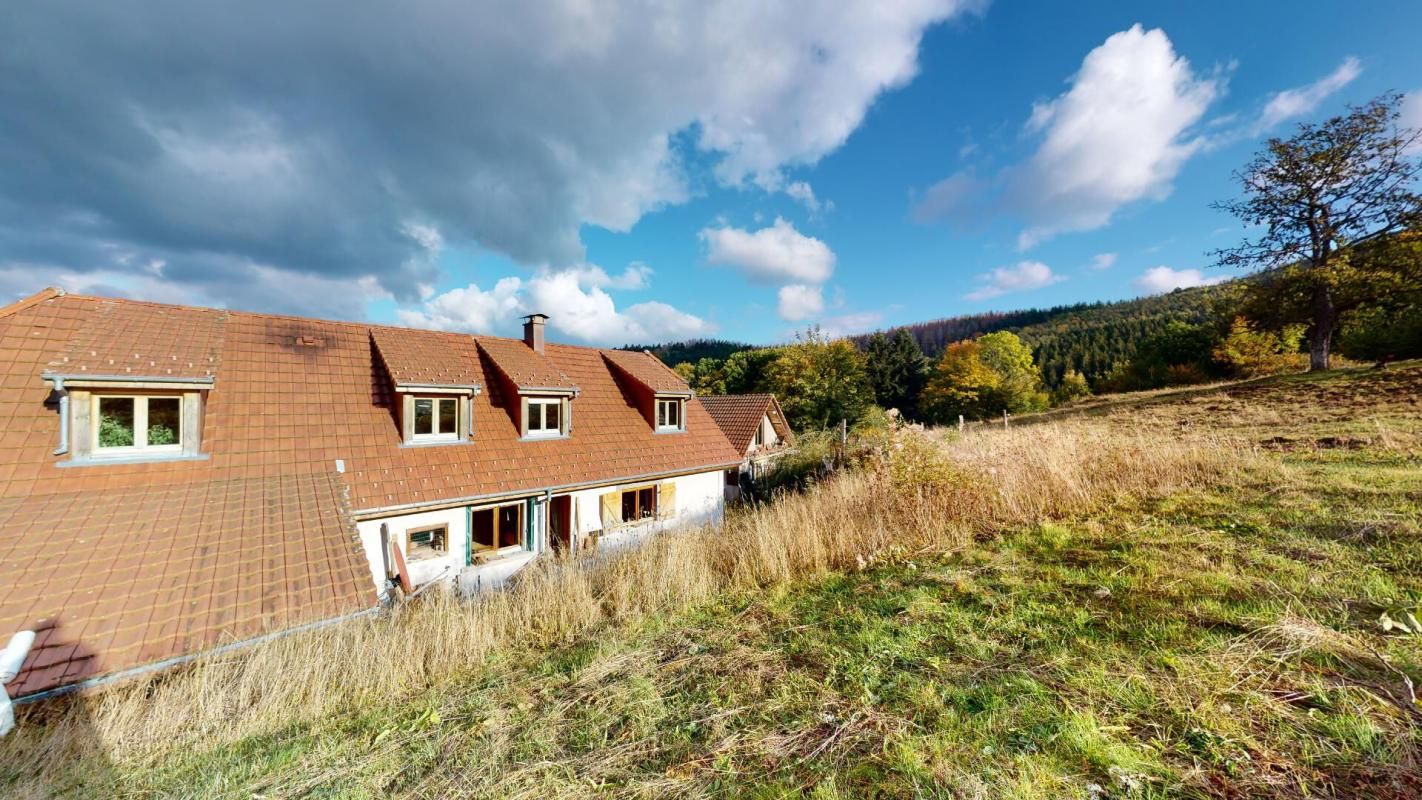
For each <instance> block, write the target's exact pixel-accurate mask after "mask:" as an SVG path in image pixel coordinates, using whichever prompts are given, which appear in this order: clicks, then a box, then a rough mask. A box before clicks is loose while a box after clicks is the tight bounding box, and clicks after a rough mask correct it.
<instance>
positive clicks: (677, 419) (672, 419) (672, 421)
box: [667, 400, 681, 428]
mask: <svg viewBox="0 0 1422 800" xmlns="http://www.w3.org/2000/svg"><path fill="white" fill-rule="evenodd" d="M667 424H668V425H670V426H672V427H673V428H680V427H681V403H678V402H677V401H675V400H673V401H671V402H670V403H667Z"/></svg>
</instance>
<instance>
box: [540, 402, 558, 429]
mask: <svg viewBox="0 0 1422 800" xmlns="http://www.w3.org/2000/svg"><path fill="white" fill-rule="evenodd" d="M560 411H562V404H560V403H548V404H547V405H545V406H543V429H544V430H545V431H557V430H559V429H560V423H559V421H558V417H559V413H558V412H560Z"/></svg>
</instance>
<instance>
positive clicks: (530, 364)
mask: <svg viewBox="0 0 1422 800" xmlns="http://www.w3.org/2000/svg"><path fill="white" fill-rule="evenodd" d="M475 341H476V342H478V344H479V349H480V350H482V351H484V355H485V356H487V357H488V359H489V360H490V361H491V362H493V364H494V367H495V368H496V369H498V371H499V372H500V373H501V374H502V375H503V376H504V378H505V379H506V380H508V382H509V383H510V384H512V385H513V386H514V388H515V389H517V390H518V392H519V393H520V394H538V393H550V394H577V392H578V384H577V381H574V380H573V379H572V378H570V377H568V376H567V375H566V374H565V373H564V372H563V371H562V370H560V369H558V368H557V367H556V366H554V365H553V362H552V361H550V360H548V357H547V356H546V355H543V354H541V353H537V352H534V350H533V348H531V347H529V346H528V345H526V344H524V343H523V342H521V341H519V340H517V339H500V338H497V337H493V336H478V337H475Z"/></svg>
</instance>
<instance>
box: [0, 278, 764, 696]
mask: <svg viewBox="0 0 1422 800" xmlns="http://www.w3.org/2000/svg"><path fill="white" fill-rule="evenodd" d="M26 302H28V306H26V307H19V306H11V307H9V308H7V309H3V310H0V531H3V537H0V570H4V574H5V576H6V583H7V587H6V591H5V593H4V596H3V602H0V637H3V636H4V635H8V633H9V632H13V631H16V630H21V629H24V628H27V627H32V626H39V627H41V628H44V627H45V626H47V625H51V624H52V623H53V622H54V621H56V620H57V621H58V627H52V626H51V628H45V629H46V630H50V632H49V633H46V634H43V635H42V637H41V640H40V650H41V652H42V653H43V658H42V659H41V658H39V656H38V655H36V656H33V657H32V659H33V664H31V663H28V662H27V665H26V668H27V670H29V672H27V674H26V675H25V676H24V677H22V679H21V683H20V684H19V686H18V690H19V691H20V692H22V693H23V692H32V691H39V690H42V689H44V688H47V687H49V686H53V685H57V682H64V683H68V682H72V681H73V680H75V679H82V678H85V677H90V676H93V675H96V674H101V673H105V672H110V671H114V670H120V669H124V668H126V667H130V666H137V665H141V664H144V663H149V662H152V661H155V660H159V659H163V658H167V657H170V656H173V655H179V654H182V653H185V652H189V651H191V650H193V649H198V648H202V647H205V646H207V645H209V644H213V643H216V642H219V641H221V640H223V639H227V638H238V637H245V636H248V635H250V634H252V633H254V632H257V631H259V630H262V629H265V628H267V627H283V626H288V625H292V624H298V623H300V622H303V621H313V620H315V619H319V618H324V617H328V616H332V615H334V614H337V613H340V612H345V611H354V610H358V609H360V608H363V607H368V606H370V605H371V604H373V603H374V600H375V592H374V586H373V584H372V582H371V578H370V570H369V567H368V565H367V562H366V558H365V555H364V553H363V552H362V550H361V548H360V545H359V543H358V541H357V540H356V538H355V533H354V522H353V519H354V518H356V517H359V516H370V515H372V514H375V513H380V510H382V509H389V508H391V507H403V506H411V505H423V504H433V503H457V502H460V501H461V500H463V499H466V498H472V497H482V496H489V495H495V494H512V493H516V492H528V493H533V492H536V491H539V490H541V489H544V488H550V487H552V488H556V487H563V486H571V485H578V484H587V483H597V482H608V483H610V482H616V481H619V480H622V479H628V478H633V477H643V476H653V475H659V474H674V473H680V472H692V471H698V470H702V469H715V468H720V467H724V466H727V465H730V464H733V463H738V462H739V461H740V460H741V457H742V454H741V453H738V452H737V451H735V450H734V449H732V448H731V445H730V444H729V443H728V442H727V441H726V437H725V436H724V435H723V434H722V433H721V431H720V429H719V428H717V427H716V426H715V423H714V422H713V421H712V420H711V417H710V416H709V415H708V414H707V413H706V412H705V411H704V410H703V409H702V408H701V407H700V406H699V405H697V404H696V403H695V402H693V403H690V404H688V408H687V433H686V434H685V435H678V436H658V435H655V434H654V433H653V431H652V428H651V425H650V423H649V422H648V421H647V419H646V417H645V416H644V414H643V412H642V411H641V410H640V409H639V408H638V406H637V401H636V399H635V398H633V397H631V396H629V394H628V393H627V392H626V390H625V387H624V386H622V384H621V383H619V381H618V379H617V378H615V377H614V375H613V372H612V370H611V369H610V368H609V366H608V362H607V360H605V358H604V355H605V352H606V351H600V350H597V349H592V348H583V347H570V346H564V345H557V344H549V345H547V346H546V350H545V355H544V356H543V357H541V358H538V359H535V360H534V361H535V363H542V364H546V366H547V368H548V369H549V370H551V371H552V372H553V373H555V374H556V375H558V376H561V377H562V379H563V380H565V381H566V383H564V384H560V385H565V386H569V387H571V386H577V387H579V388H580V389H581V394H580V395H579V396H578V397H577V399H575V400H573V401H572V403H573V405H572V408H573V412H572V425H573V433H572V436H571V437H570V438H568V439H555V440H545V441H522V440H521V439H520V435H519V429H518V426H517V425H516V423H515V418H514V414H513V409H514V406H515V404H516V403H517V398H515V397H509V396H508V395H507V390H506V388H505V386H504V382H503V381H502V380H499V379H498V372H497V368H496V367H495V366H494V362H495V359H494V357H493V356H492V353H493V352H495V351H497V352H498V353H499V354H500V355H501V356H506V357H507V358H509V359H511V358H518V357H519V356H517V355H514V354H517V353H518V351H517V350H516V349H515V348H516V347H521V348H524V349H525V350H526V351H527V352H528V353H530V354H531V353H532V351H531V350H528V348H527V346H526V345H524V344H523V343H522V342H521V341H519V340H511V339H496V338H490V337H475V339H474V340H475V341H477V342H478V344H479V349H478V350H475V351H470V352H472V353H473V354H475V355H480V356H481V357H479V358H478V359H477V360H476V361H474V362H472V363H473V367H472V369H471V370H470V371H469V372H468V373H462V374H461V373H452V372H451V373H448V374H447V376H443V377H445V379H447V380H453V379H455V378H456V377H457V379H458V380H460V381H463V379H464V378H467V377H472V378H473V379H474V380H473V382H474V383H478V384H480V385H482V386H483V387H484V391H483V392H482V393H481V394H479V395H476V396H475V397H474V399H473V403H474V408H473V411H474V437H473V439H472V440H471V441H469V442H468V443H458V444H452V445H448V446H433V447H402V446H401V444H402V442H401V438H400V431H399V428H398V425H397V422H396V418H395V414H394V411H393V408H392V402H393V400H394V397H393V391H392V386H391V382H390V379H389V378H388V377H387V375H386V370H385V369H384V368H383V367H382V359H381V356H382V355H383V354H384V352H385V351H384V350H383V349H379V350H378V349H377V348H378V347H383V346H384V344H385V343H386V342H387V341H396V337H405V336H408V337H409V338H412V339H417V340H419V341H415V342H413V343H410V347H409V349H402V348H403V346H404V344H405V342H404V341H403V338H402V339H401V340H400V341H401V344H399V345H395V347H396V349H397V352H401V353H406V354H408V353H415V354H418V357H409V358H408V359H407V360H403V361H401V362H400V367H397V371H399V370H402V369H403V371H400V373H399V374H401V375H433V374H434V373H432V372H429V371H428V369H429V367H430V365H428V364H427V363H426V362H425V361H423V360H421V359H423V358H424V355H423V354H425V353H428V352H432V351H436V350H439V349H440V348H443V347H456V348H457V347H458V345H457V344H453V343H455V342H457V341H460V340H461V339H460V337H457V336H454V335H451V334H445V333H436V332H425V331H401V332H399V333H397V334H393V335H390V336H386V335H385V334H386V333H387V332H388V331H389V330H391V329H387V328H380V327H374V326H370V325H365V324H358V323H345V322H326V321H319V320H308V319H300V318H293V317H280V316H270V315H260V314H250V313H244V312H237V311H232V312H218V311H209V310H205V309H187V308H178V307H174V306H162V305H156V304H150V303H138V302H133V301H122V300H103V299H98V298H92V297H84V296H79V295H53V296H50V297H47V298H44V299H42V300H40V301H38V302H30V301H26ZM115 319H117V320H121V321H122V324H121V325H120V326H119V328H118V329H117V330H119V331H120V332H121V333H122V337H123V341H122V343H121V344H120V343H113V344H109V345H108V349H101V348H100V347H99V346H98V345H100V344H104V343H107V339H105V338H104V336H103V327H102V326H103V320H115ZM175 320H186V321H188V322H189V323H190V324H192V325H193V326H194V331H195V332H196V334H197V339H200V340H201V342H202V343H201V344H194V345H191V346H189V345H186V344H185V343H184V340H183V339H182V337H180V336H174V335H172V334H171V333H170V332H171V331H172V330H174V328H173V324H174V321H175ZM149 330H152V331H154V342H151V343H150V342H149V340H148V337H147V334H146V331H149ZM426 337H428V340H427V341H426V340H425V339H426ZM463 340H464V341H468V340H469V339H468V337H463ZM377 342H378V343H379V344H377ZM83 343H90V344H89V345H88V346H89V348H90V351H91V352H94V353H103V354H104V355H102V356H101V355H94V356H91V358H96V359H97V358H108V357H114V358H115V365H117V363H118V361H119V359H118V358H117V356H116V355H114V354H121V352H122V351H124V350H129V349H131V350H132V352H133V353H137V354H139V356H138V357H139V359H142V358H143V357H144V356H145V355H149V354H153V355H157V353H158V350H159V349H160V348H159V347H158V346H157V345H161V346H162V348H164V349H166V350H167V351H170V352H168V354H169V355H187V356H188V357H187V358H186V359H183V360H180V361H179V363H183V364H186V363H194V364H197V363H201V361H200V359H199V357H198V356H199V354H201V353H202V352H209V351H210V353H211V356H212V360H211V361H210V362H209V363H210V364H211V365H212V366H211V370H214V371H215V375H213V377H215V381H214V383H213V386H212V389H211V390H209V391H208V392H207V396H206V401H205V404H204V412H203V425H202V450H203V453H204V455H205V456H206V458H205V459H201V460H182V461H154V462H148V463H129V464H119V463H115V464H108V465H104V466H84V467H70V466H64V467H61V466H58V465H59V464H60V463H63V462H64V461H65V459H66V458H67V456H55V455H53V450H54V448H55V445H56V444H57V443H58V436H59V423H58V419H57V412H56V406H55V405H54V403H53V402H52V399H51V398H50V394H51V391H50V388H49V387H48V386H46V385H45V384H44V382H43V381H41V380H40V375H41V374H42V373H44V372H46V371H57V370H55V369H54V368H53V367H52V366H51V364H52V363H53V362H56V361H60V360H61V359H62V357H63V356H64V355H66V354H70V353H75V352H82V347H83ZM185 346H186V347H188V349H187V350H185V351H184V350H181V348H182V347H185ZM484 354H488V355H489V357H482V356H483V355H484ZM400 358H405V356H400V357H399V358H397V360H399V359H400ZM154 360H155V361H157V359H154ZM172 360H173V359H170V361H172ZM68 363H74V362H73V361H71V362H68ZM499 363H500V364H502V363H503V361H502V360H501V361H500V362H499ZM422 369H423V370H427V371H424V372H422V371H421V370H422ZM663 369H665V368H663ZM668 372H669V370H668ZM133 374H135V375H137V370H135V372H134V373H133ZM190 376H192V377H199V375H198V372H197V371H196V370H194V371H193V372H192V373H190ZM449 376H453V377H449ZM542 379H543V380H547V375H546V374H545V375H543V376H542ZM337 459H340V460H342V461H344V467H345V471H344V473H338V472H337V470H336V468H335V462H336V460H337ZM362 512H365V514H362ZM22 586H23V587H24V589H23V591H21V589H20V587H22ZM135 641H137V642H138V644H135V643H134V642H135ZM35 665H39V666H38V667H37V666H35ZM14 688H16V687H14V686H13V685H12V690H13V689H14Z"/></svg>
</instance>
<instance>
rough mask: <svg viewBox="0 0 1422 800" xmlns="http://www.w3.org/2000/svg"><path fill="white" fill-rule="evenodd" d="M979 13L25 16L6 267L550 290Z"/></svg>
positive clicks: (168, 0)
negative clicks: (549, 284)
mask: <svg viewBox="0 0 1422 800" xmlns="http://www.w3.org/2000/svg"><path fill="white" fill-rule="evenodd" d="M982 5H984V3H983V2H982V1H981V0H905V2H897V3H893V4H889V5H886V4H883V3H880V2H877V1H876V0H843V2H834V3H809V2H794V3H749V4H747V3H743V2H738V1H737V0H707V1H706V2H692V1H683V2H668V3H654V4H650V5H646V4H638V5H621V4H613V5H601V4H592V3H586V2H576V1H575V2H568V1H567V0H530V1H529V2H513V3H509V2H505V3H496V4H493V6H492V7H490V5H489V4H479V3H450V2H447V0H408V2H404V3H400V4H398V5H396V4H376V5H374V6H372V7H370V8H366V9H363V10H362V12H361V13H357V14H353V13H349V9H348V7H347V4H345V3H341V2H337V0H312V1H311V2H310V3H307V4H303V5H302V6H301V7H299V8H298V7H289V8H288V7H283V8H282V10H280V11H278V12H273V13H267V14H235V15H234V14H219V13H213V12H212V10H211V8H209V7H208V5H207V4H202V3H191V2H185V1H184V0H152V2H146V3H132V2H124V0H115V2H111V3H88V4H84V3H80V4H68V5H59V6H53V7H48V8H41V6H40V5H36V4H28V5H25V4H22V5H21V6H18V7H16V8H15V9H14V10H13V12H14V13H7V14H6V20H5V22H6V24H5V25H3V26H0V52H4V53H6V54H7V57H9V58H8V60H7V62H6V67H7V68H6V69H5V70H0V96H4V97H7V98H10V99H12V100H14V102H11V103H8V104H7V106H6V107H5V108H4V109H3V110H0V129H4V130H5V132H6V135H5V136H4V137H0V161H3V162H4V163H5V164H7V165H8V166H7V169H6V170H5V174H4V175H0V253H3V254H5V256H4V257H3V258H0V268H4V267H6V266H7V265H8V266H12V267H13V266H14V265H15V264H17V263H19V261H20V259H22V258H24V259H29V260H38V261H43V262H46V263H58V264H65V265H68V266H69V267H71V268H73V269H76V270H87V271H99V270H104V269H108V270H115V271H123V269H124V266H123V265H122V264H118V263H115V262H111V261H99V260H96V259H93V258H90V257H89V256H91V255H93V254H94V253H95V252H96V251H97V247H98V244H99V243H102V242H120V243H122V244H123V245H124V246H125V247H127V248H129V249H132V250H135V251H138V252H139V253H140V254H141V255H142V256H143V258H141V259H140V261H143V262H146V261H148V260H150V259H153V258H157V259H162V260H165V261H166V262H167V263H168V268H167V269H166V270H165V273H164V276H165V279H166V280H170V281H174V282H180V283H185V284H189V285H196V286H200V287H202V288H203V290H204V291H210V292H213V293H218V292H220V291H224V290H240V288H241V286H242V285H243V283H242V280H241V278H242V277H243V276H242V275H241V274H239V273H240V272H241V271H242V270H244V269H247V268H248V267H243V266H241V265H249V266H250V265H266V266H269V267H270V268H272V269H276V270H279V271H286V272H290V273H293V274H305V275H320V276H322V277H324V278H327V279H331V280H338V281H343V282H346V283H348V284H350V283H353V282H354V281H356V280H358V279H359V278H361V277H364V276H369V275H373V276H375V277H376V279H377V281H378V282H379V283H380V285H381V286H382V287H384V288H385V289H386V290H387V291H389V292H390V293H392V294H393V295H395V296H396V297H398V298H399V299H400V301H401V302H406V303H409V302H414V301H416V300H418V299H419V297H420V291H421V289H420V287H422V286H430V285H433V284H435V283H436V281H437V280H438V279H439V277H440V275H439V270H438V268H437V265H435V264H432V263H431V262H430V259H428V258H427V257H425V254H427V253H428V252H430V251H431V250H436V249H441V248H444V249H448V248H458V249H470V248H473V247H478V248H479V249H483V250H488V251H493V252H498V253H502V254H505V255H507V256H509V257H510V258H511V259H513V260H515V261H517V262H519V263H521V264H524V265H527V266H530V267H533V268H539V267H549V268H552V269H564V268H567V267H570V266H573V265H576V264H579V263H581V262H582V261H584V260H585V259H586V254H585V251H584V246H583V241H582V238H581V235H580V229H581V227H582V226H583V225H598V226H602V227H606V228H609V229H613V230H618V231H626V230H629V229H630V228H631V227H632V226H633V225H634V224H635V223H636V222H637V221H638V220H639V219H641V218H642V217H643V216H645V215H646V214H647V213H649V212H650V211H653V210H655V209H658V208H661V207H664V206H666V205H670V204H676V203H682V202H685V201H686V200H687V199H688V198H689V197H690V196H691V194H692V190H691V187H690V182H689V179H688V175H687V172H688V169H687V163H688V162H695V163H696V167H697V169H698V170H699V169H700V168H701V166H702V164H709V165H710V166H711V168H712V173H713V176H714V180H716V181H718V182H719V183H721V184H723V185H728V186H742V185H745V183H746V182H748V181H751V182H760V181H761V180H762V179H766V180H768V179H769V177H768V176H778V175H780V174H783V173H785V172H787V171H791V170H795V169H799V168H803V167H806V166H810V165H813V164H815V163H817V162H818V161H819V160H820V159H822V158H823V157H824V156H825V155H827V154H828V153H830V152H832V151H834V150H835V149H837V148H838V147H840V146H841V145H842V144H843V143H844V142H845V141H846V139H847V138H848V137H849V136H850V135H851V133H852V132H853V131H854V130H855V129H856V128H858V127H859V126H860V125H861V124H862V122H863V120H864V116H865V113H866V112H867V110H868V109H869V107H870V106H871V105H872V104H873V103H874V102H875V100H876V98H878V97H879V96H880V95H882V94H883V93H884V92H886V91H890V90H893V89H895V88H897V87H901V86H903V85H905V84H906V83H907V82H908V81H910V80H911V79H912V78H913V77H914V75H915V74H916V72H917V69H918V53H919V46H920V43H921V42H922V40H923V35H924V32H925V31H926V30H927V29H928V28H929V27H930V26H932V25H934V24H935V23H938V22H940V21H943V20H945V19H948V18H951V17H953V16H956V15H960V14H962V13H964V12H971V11H975V10H976V9H978V8H980V7H981V6H982ZM8 11H9V9H7V12H8ZM118 29H122V30H125V31H135V32H139V33H138V34H135V35H132V36H128V35H112V31H114V30H118ZM36 41H40V42H44V43H45V46H44V47H42V48H37V47H31V46H28V44H27V43H30V42H36ZM402 42H403V43H411V42H416V43H418V46H417V47H404V48H400V47H395V48H394V49H393V50H392V43H402ZM155 43H162V46H158V45H157V44H155ZM254 52H260V53H261V54H262V55H261V57H260V58H254V57H253V53H254ZM372 53H376V54H385V56H388V57H371V54H372ZM78 63H82V64H84V65H85V69H84V70H83V71H82V74H81V73H80V72H76V70H75V69H74V65H75V64H78ZM291 75H300V76H301V80H299V81H293V80H291V79H290V76H291ZM353 86H358V87H360V91H351V87H353ZM392 109H398V110H399V112H398V113H392V111H391V110H392ZM10 120H23V121H24V124H22V125H14V124H6V122H8V121H10ZM53 164H65V165H66V168H65V169H64V170H58V171H56V170H53V169H51V168H50V166H49V165H53ZM777 179H778V178H777ZM791 185H792V186H793V185H794V184H791ZM806 188H808V187H806ZM795 191H796V192H797V193H800V196H799V197H797V198H796V199H797V200H798V201H799V202H808V200H809V198H810V195H809V194H808V193H801V192H800V190H798V189H796V190H795ZM41 196H42V197H43V198H44V199H45V202H35V198H36V197H41ZM792 196H794V195H792ZM818 202H820V203H821V205H822V207H823V206H824V205H825V204H824V203H823V201H818ZM409 220H416V221H418V222H416V223H408V222H407V221H409ZM412 226H413V227H412ZM430 233H435V234H437V236H438V238H434V237H431V236H428V235H427V234H430ZM16 254H23V255H16ZM213 254H229V256H230V257H228V258H227V259H226V261H225V263H226V265H227V266H228V267H229V268H230V269H231V270H232V271H230V272H225V273H222V275H221V279H220V280H214V278H213V275H214V273H213V272H212V271H211V270H208V269H204V268H202V267H204V266H206V265H209V264H210V263H211V262H212V260H213ZM250 299H251V300H253V301H260V302H265V300H266V296H265V295H253V296H251V297H250ZM247 301H248V298H246V297H244V298H242V302H244V303H246V302H247ZM307 301H310V302H313V303H318V304H319V303H325V302H326V298H322V297H293V298H289V301H288V306H284V309H289V305H290V304H296V305H302V304H303V303H305V302H307Z"/></svg>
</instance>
